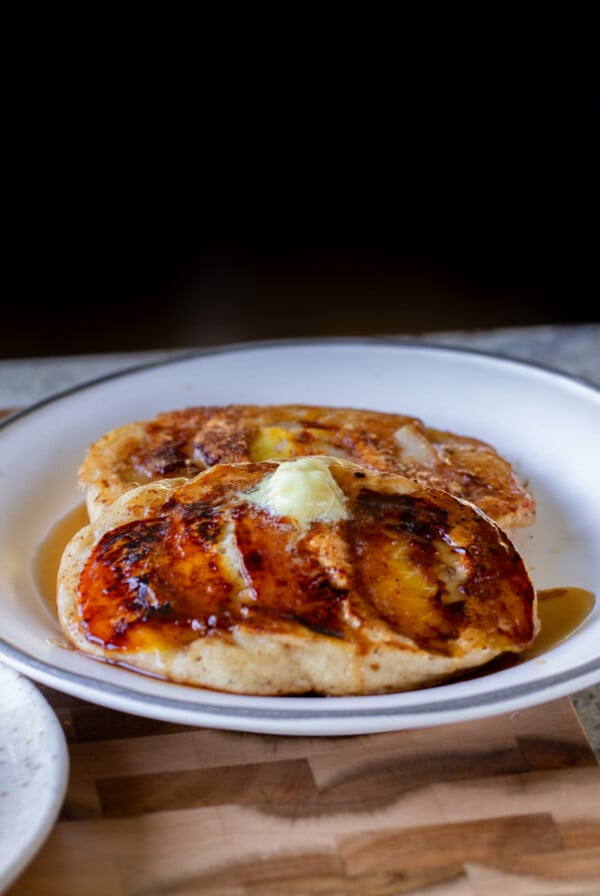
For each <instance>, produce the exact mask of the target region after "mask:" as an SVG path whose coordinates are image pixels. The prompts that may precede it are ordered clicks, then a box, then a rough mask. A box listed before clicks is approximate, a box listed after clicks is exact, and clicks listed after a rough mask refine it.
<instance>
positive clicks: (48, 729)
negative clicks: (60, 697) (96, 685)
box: [0, 664, 69, 893]
mask: <svg viewBox="0 0 600 896" xmlns="http://www.w3.org/2000/svg"><path fill="white" fill-rule="evenodd" d="M68 771H69V754H68V753H67V745H66V741H65V736H64V734H63V730H62V728H61V726H60V723H59V721H58V719H57V717H56V715H55V714H54V712H53V710H52V708H51V707H50V706H49V704H48V703H47V702H46V700H45V699H44V697H43V696H42V695H41V694H40V692H39V691H38V690H37V688H36V687H35V685H33V684H32V683H31V681H29V680H28V679H27V678H24V677H23V676H22V675H21V674H20V673H19V672H17V671H16V670H15V669H12V668H10V667H9V666H6V665H3V664H0V892H2V893H3V892H4V891H5V890H7V889H8V887H9V886H10V885H11V884H12V883H13V882H14V881H15V880H16V878H17V877H18V876H19V874H20V873H21V872H22V871H23V870H24V869H25V867H26V865H27V864H28V863H29V862H30V861H31V859H33V857H34V856H35V854H36V853H37V851H38V850H39V849H40V847H41V846H42V845H43V843H44V841H45V840H46V838H47V837H48V835H49V833H50V831H51V829H52V827H53V825H54V822H55V821H56V817H57V815H58V812H59V810H60V807H61V806H62V802H63V799H64V795H65V790H66V786H67V778H68Z"/></svg>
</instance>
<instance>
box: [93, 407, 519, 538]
mask: <svg viewBox="0 0 600 896" xmlns="http://www.w3.org/2000/svg"><path fill="white" fill-rule="evenodd" d="M316 454H320V455H328V456H333V457H339V458H342V459H344V460H348V461H351V462H353V463H356V464H359V465H360V466H362V467H365V468H367V469H370V470H379V471H382V472H389V473H396V474H399V475H402V476H405V477H407V478H409V479H412V480H413V481H415V482H416V483H418V484H419V485H421V486H423V487H427V488H436V489H443V490H445V491H448V492H449V493H450V494H452V495H454V496H455V497H458V498H462V499H465V500H468V501H471V502H472V503H473V504H475V505H477V506H478V507H479V508H481V510H483V511H484V512H485V513H486V514H487V515H488V516H489V517H491V519H493V520H494V521H495V522H496V523H497V524H498V525H499V526H501V527H502V528H503V529H505V530H512V529H514V528H518V527H524V526H528V525H531V524H532V523H533V521H534V519H535V500H534V498H533V496H532V495H531V494H530V493H529V491H528V490H527V488H526V486H525V484H524V483H523V482H522V481H521V480H520V478H519V477H518V476H517V474H516V473H515V471H514V470H513V468H512V467H511V465H510V463H509V462H508V461H507V460H506V459H504V458H503V457H502V456H500V455H499V454H498V453H497V451H496V450H495V449H494V448H493V447H492V446H491V445H489V444H488V443H486V442H483V441H481V440H479V439H476V438H472V437H470V436H465V435H457V434H455V433H452V432H447V431H444V430H439V429H435V428H433V427H431V426H427V425H425V423H424V422H423V421H422V420H420V419H419V418H416V417H411V416H406V415H403V414H392V413H385V412H380V411H371V410H363V409H357V408H340V407H322V406H313V405H305V404H283V405H246V404H230V405H225V406H201V407H187V408H181V409H178V410H173V411H167V412H165V413H161V414H158V415H157V416H156V417H154V418H153V419H150V420H141V421H132V422H131V423H127V424H124V425H123V426H119V427H117V428H115V429H113V430H111V431H110V432H108V433H106V434H105V435H104V436H102V437H101V438H100V439H99V440H98V441H97V442H95V443H94V444H93V445H91V446H90V448H89V450H88V452H87V454H86V457H85V458H84V460H83V463H82V464H81V466H80V468H79V483H80V485H81V486H82V487H83V488H84V489H85V493H86V504H87V509H88V513H89V516H90V519H91V520H94V519H96V518H98V516H99V515H100V514H101V513H102V512H103V511H104V510H105V509H106V508H107V507H109V506H110V505H111V504H112V502H113V501H114V500H115V499H116V498H118V497H119V496H120V495H122V494H124V493H125V492H127V491H128V490H130V489H131V488H134V487H136V486H138V485H142V484H144V483H148V482H152V481H155V480H157V479H164V478H171V477H185V478H192V477H193V476H195V475H197V474H198V473H199V472H201V471H202V470H205V469H207V468H209V467H212V466H214V465H215V464H218V463H239V462H244V461H251V462H260V461H264V460H269V459H276V458H277V459H281V458H283V459H289V458H294V457H300V456H306V455H316Z"/></svg>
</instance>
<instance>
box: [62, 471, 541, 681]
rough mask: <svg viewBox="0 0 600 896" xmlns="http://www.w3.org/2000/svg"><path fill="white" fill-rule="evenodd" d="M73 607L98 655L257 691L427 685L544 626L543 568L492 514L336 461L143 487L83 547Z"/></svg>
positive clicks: (75, 558)
mask: <svg viewBox="0 0 600 896" xmlns="http://www.w3.org/2000/svg"><path fill="white" fill-rule="evenodd" d="M57 605H58V613H59V621H60V624H61V626H62V628H63V630H64V632H65V634H66V636H67V637H68V638H69V640H70V642H71V643H72V644H73V645H74V646H75V647H76V648H77V649H79V650H80V651H82V652H83V653H85V654H86V655H89V656H90V657H93V658H96V659H99V660H104V661H107V662H110V663H115V664H118V665H123V666H126V667H128V668H133V669H137V670H139V671H141V672H145V673H150V674H152V675H155V676H159V677H161V678H164V679H168V680H171V681H174V682H178V683H183V684H189V685H194V686H200V687H205V688H211V689H216V690H220V691H226V692H231V693H238V694H254V695H284V694H302V693H316V694H322V695H364V694H377V693H386V692H390V691H403V690H412V689H416V688H421V687H427V686H431V685H433V684H436V683H440V682H442V681H445V680H447V679H449V678H451V677H452V676H454V675H456V674H457V673H462V672H465V671H467V670H469V669H473V668H474V667H478V666H481V665H482V664H484V663H486V662H488V661H489V660H491V659H493V658H494V657H496V656H498V655H499V654H501V653H505V652H517V653H518V652H520V651H523V650H525V649H526V648H527V647H528V646H529V645H530V644H531V643H532V641H533V640H534V638H535V636H536V634H537V631H538V628H539V621H538V616H537V600H536V594H535V590H534V587H533V584H532V582H531V579H530V577H529V574H528V571H527V568H526V565H525V562H524V560H523V559H522V558H521V556H520V555H519V554H518V552H517V551H516V549H515V547H514V546H513V544H512V542H511V541H510V539H509V538H508V537H507V536H506V534H505V533H504V532H503V531H502V530H501V529H500V528H499V527H498V526H497V525H496V524H495V523H494V522H493V521H492V520H491V519H489V518H488V517H487V516H486V515H485V514H484V513H483V512H482V511H481V510H479V509H478V508H476V507H475V506H474V505H472V504H470V503H469V502H466V501H464V500H460V499H458V498H455V497H453V496H451V495H450V494H448V493H446V492H443V491H440V490H437V489H432V488H424V487H421V486H419V485H417V484H416V483H415V482H414V481H412V480H409V479H405V478H404V477H402V476H398V475H395V474H391V473H381V472H376V471H372V470H366V469H364V468H362V467H359V466H357V465H355V464H353V463H351V462H349V461H345V460H340V459H337V458H331V457H305V458H300V459H296V460H291V461H263V462H258V463H252V462H243V463H236V464H218V465H215V466H214V467H210V468H209V469H207V470H206V471H204V472H202V473H200V474H198V475H197V476H196V477H195V478H193V479H171V480H160V481H157V482H153V483H150V484H147V485H143V486H139V487H138V488H135V489H132V490H131V491H129V492H127V493H126V494H124V495H123V496H121V497H120V498H119V499H117V500H116V501H115V502H114V504H113V505H112V506H111V507H110V508H108V509H107V510H106V511H105V512H104V513H103V514H102V516H100V517H99V518H98V519H96V520H95V521H94V522H93V523H91V524H90V525H88V526H85V527H84V528H83V529H82V530H80V532H79V533H77V535H76V536H75V537H74V538H73V539H72V540H71V541H70V542H69V544H68V545H67V547H66V549H65V551H64V553H63V557H62V560H61V564H60V569H59V573H58V591H57Z"/></svg>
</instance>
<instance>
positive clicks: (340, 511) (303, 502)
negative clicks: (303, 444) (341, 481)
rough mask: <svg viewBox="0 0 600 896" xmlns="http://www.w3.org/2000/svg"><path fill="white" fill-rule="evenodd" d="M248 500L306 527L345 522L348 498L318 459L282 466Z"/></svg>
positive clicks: (302, 459) (311, 458)
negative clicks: (320, 523)
mask: <svg viewBox="0 0 600 896" xmlns="http://www.w3.org/2000/svg"><path fill="white" fill-rule="evenodd" d="M247 497H248V500H249V501H250V502H251V503H252V504H255V505H256V506H257V507H262V508H263V509H264V510H267V511H268V512H269V513H272V514H274V515H276V516H289V517H292V519H294V520H296V521H297V522H298V523H300V525H302V526H305V525H307V524H308V523H311V522H314V521H316V520H326V521H329V522H337V521H338V520H341V519H345V517H347V515H348V513H347V510H346V497H345V495H344V493H343V491H342V490H341V488H340V487H339V485H338V484H337V482H336V481H335V479H334V478H333V476H332V475H331V472H330V470H329V467H328V466H327V464H326V463H324V462H323V461H322V460H319V459H318V458H316V457H300V458H297V459H296V460H291V461H286V462H284V463H281V464H280V465H279V466H278V468H277V470H276V471H275V472H274V473H271V474H270V475H269V476H266V477H265V478H264V479H263V480H262V482H261V483H260V484H259V485H258V486H257V487H256V488H255V489H253V490H252V491H251V492H250V493H249V494H248V496H247Z"/></svg>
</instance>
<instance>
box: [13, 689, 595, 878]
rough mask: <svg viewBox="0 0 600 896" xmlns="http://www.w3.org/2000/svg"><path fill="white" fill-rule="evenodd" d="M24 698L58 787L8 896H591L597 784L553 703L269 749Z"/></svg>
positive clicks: (579, 735)
mask: <svg viewBox="0 0 600 896" xmlns="http://www.w3.org/2000/svg"><path fill="white" fill-rule="evenodd" d="M38 687H40V690H41V691H42V693H43V694H44V695H45V696H46V698H47V699H48V700H49V702H50V703H51V705H52V706H53V707H54V709H55V711H56V713H57V715H58V717H59V718H60V719H61V721H62V724H63V727H64V730H65V733H66V736H67V740H68V743H69V752H70V760H71V769H70V780H69V785H68V790H67V794H66V799H65V802H64V806H63V808H62V811H61V813H60V816H59V819H58V822H57V824H56V826H55V827H54V829H53V831H52V832H51V834H50V836H49V838H48V840H47V841H46V843H45V844H44V845H43V847H42V848H41V850H40V851H39V853H38V854H37V856H36V857H35V858H34V860H33V861H32V863H31V864H30V865H29V867H28V868H27V869H26V870H25V872H24V873H23V875H22V876H21V877H20V879H19V880H18V881H17V882H16V883H15V884H14V885H13V887H12V888H11V889H10V890H9V894H10V896H42V894H43V896H47V894H55V893H56V894H61V896H63V894H64V896H70V894H77V896H82V894H85V896H155V894H156V896H158V894H161V896H165V894H173V896H190V894H207V896H259V894H265V896H280V894H281V896H299V894H302V896H305V894H306V896H312V894H317V896H320V894H324V896H329V894H341V896H345V894H350V896H354V894H356V896H359V894H360V896H388V894H389V896H392V894H403V893H427V894H432V896H446V894H448V896H466V894H469V896H475V894H477V896H482V894H484V896H488V894H489V896H494V894H502V896H505V894H506V893H507V892H510V894H511V896H519V894H524V896H525V894H527V896H535V894H540V896H541V894H543V896H548V894H561V896H564V894H566V893H569V894H570V893H577V894H580V893H586V894H588V893H589V894H598V893H600V767H599V766H598V763H597V761H596V758H595V756H594V754H593V752H592V750H591V748H590V745H589V743H588V741H587V738H586V736H585V733H584V731H583V729H582V727H581V725H580V723H579V721H578V719H577V716H576V714H575V712H574V710H573V707H572V705H571V702H570V700H569V699H567V698H563V699H561V700H557V701H554V702H551V703H548V704H545V705H543V706H540V707H534V708H531V709H528V710H524V711H521V712H515V713H511V714H510V715H506V716H498V717H495V718H491V719H484V720H481V721H477V722H469V723H463V724H458V725H448V726H441V727H434V728H425V729H418V730H414V731H398V732H389V733H383V734H372V735H357V736H350V737H283V736H276V735H258V734H249V733H240V732H233V731H218V730H212V729H204V728H194V727H185V726H181V725H173V724H169V723H163V722H159V721H156V720H151V719H144V718H141V717H137V716H130V715H126V714H124V713H120V712H116V711H113V710H109V709H106V708H103V707H100V706H95V705H93V704H90V703H86V702H84V701H82V700H78V699H77V698H73V697H70V696H68V695H65V694H61V693H59V692H57V691H54V690H52V689H50V688H46V687H44V686H40V685H38Z"/></svg>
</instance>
